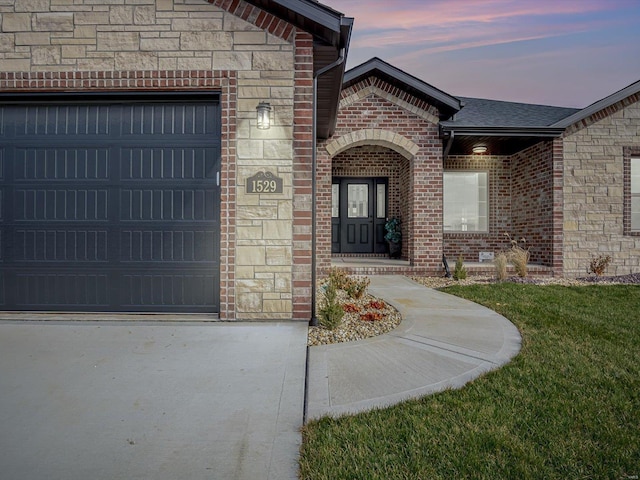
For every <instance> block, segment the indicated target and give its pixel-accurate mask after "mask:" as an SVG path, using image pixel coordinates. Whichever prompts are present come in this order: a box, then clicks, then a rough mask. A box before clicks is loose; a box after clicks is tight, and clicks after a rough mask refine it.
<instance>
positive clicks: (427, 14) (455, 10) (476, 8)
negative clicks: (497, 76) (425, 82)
mask: <svg viewBox="0 0 640 480" xmlns="http://www.w3.org/2000/svg"><path fill="white" fill-rule="evenodd" d="M325 3H327V2H325ZM329 3H332V6H333V7H334V8H338V9H340V8H342V9H347V10H346V11H345V13H346V14H347V15H350V16H354V17H355V19H356V28H357V29H358V30H369V29H393V28H398V29H410V28H417V27H428V26H440V27H442V26H447V25H452V24H461V23H468V22H472V23H492V22H496V21H499V20H504V19H509V18H518V17H523V16H542V15H545V16H549V15H568V14H576V13H588V12H596V11H603V10H608V9H611V8H615V2H603V1H602V0H563V1H549V0H547V1H523V0H455V1H451V0H446V1H443V0H437V1H430V2H426V1H407V0H405V1H402V0H401V1H395V2H391V1H380V0H377V1H375V0H374V1H366V0H350V1H349V2H344V3H343V2H338V1H337V0H333V1H332V2H329Z"/></svg>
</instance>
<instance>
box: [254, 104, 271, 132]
mask: <svg viewBox="0 0 640 480" xmlns="http://www.w3.org/2000/svg"><path fill="white" fill-rule="evenodd" d="M256 112H257V114H258V128H259V129H260V130H268V129H269V128H270V127H271V104H270V103H268V102H260V103H259V104H258V106H257V107H256Z"/></svg>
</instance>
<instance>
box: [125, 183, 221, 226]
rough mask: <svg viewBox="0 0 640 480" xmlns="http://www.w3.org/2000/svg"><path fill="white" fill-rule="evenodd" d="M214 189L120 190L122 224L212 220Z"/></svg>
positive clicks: (215, 190)
mask: <svg viewBox="0 0 640 480" xmlns="http://www.w3.org/2000/svg"><path fill="white" fill-rule="evenodd" d="M216 195H217V189H213V188H209V189H205V188H198V189H195V188H194V189H186V188H175V189H171V190H169V189H162V190H160V189H153V190H152V189H139V188H136V189H127V188H124V189H122V194H121V212H120V218H121V220H123V221H136V222H140V221H189V222H194V221H202V222H206V221H213V220H215V211H214V207H215V205H216V202H215V197H216Z"/></svg>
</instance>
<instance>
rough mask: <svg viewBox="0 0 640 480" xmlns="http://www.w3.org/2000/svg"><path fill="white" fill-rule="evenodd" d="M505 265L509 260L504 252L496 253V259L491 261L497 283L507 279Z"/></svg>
mask: <svg viewBox="0 0 640 480" xmlns="http://www.w3.org/2000/svg"><path fill="white" fill-rule="evenodd" d="M507 263H509V260H508V259H507V255H506V254H505V253H504V252H500V253H498V254H497V255H496V258H495V259H494V260H493V264H494V265H495V267H496V278H497V279H498V280H499V281H503V280H505V279H506V278H507Z"/></svg>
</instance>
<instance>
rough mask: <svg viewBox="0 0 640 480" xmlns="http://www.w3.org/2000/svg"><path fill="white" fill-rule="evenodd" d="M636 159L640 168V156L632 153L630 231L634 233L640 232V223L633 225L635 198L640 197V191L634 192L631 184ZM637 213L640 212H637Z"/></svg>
mask: <svg viewBox="0 0 640 480" xmlns="http://www.w3.org/2000/svg"><path fill="white" fill-rule="evenodd" d="M634 161H635V162H636V163H637V164H638V166H639V168H638V169H639V170H640V156H637V155H631V158H630V159H629V215H630V217H629V231H630V232H631V233H634V234H638V233H640V224H639V225H636V226H635V228H634V225H633V214H634V212H633V199H634V198H640V191H637V192H634V191H633V189H632V186H631V179H632V178H633V173H634V172H633V163H634ZM636 174H637V175H640V171H638V172H636ZM636 214H640V212H636Z"/></svg>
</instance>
